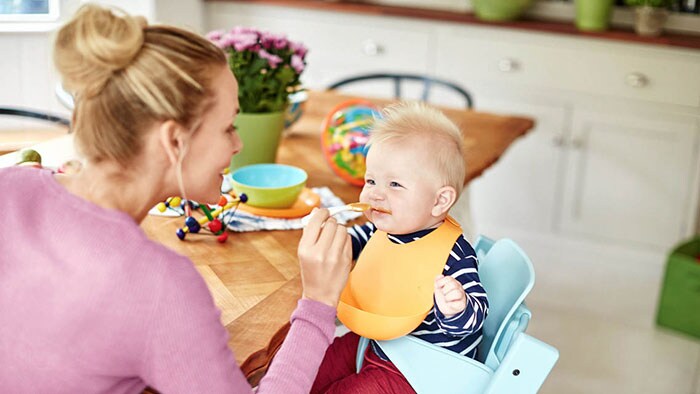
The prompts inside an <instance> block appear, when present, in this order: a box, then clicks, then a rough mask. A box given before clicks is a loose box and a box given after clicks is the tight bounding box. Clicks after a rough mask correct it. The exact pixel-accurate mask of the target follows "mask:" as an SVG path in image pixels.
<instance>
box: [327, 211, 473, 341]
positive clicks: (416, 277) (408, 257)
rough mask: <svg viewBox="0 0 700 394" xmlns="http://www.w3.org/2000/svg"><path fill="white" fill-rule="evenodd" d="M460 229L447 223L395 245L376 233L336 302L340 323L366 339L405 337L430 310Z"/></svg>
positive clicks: (455, 223)
mask: <svg viewBox="0 0 700 394" xmlns="http://www.w3.org/2000/svg"><path fill="white" fill-rule="evenodd" d="M461 234H462V228H461V227H460V226H459V224H458V223H457V222H456V221H455V220H454V219H452V218H451V217H447V219H446V220H445V221H444V222H443V223H442V224H441V225H440V226H439V227H438V228H437V229H435V230H434V231H433V232H431V233H430V234H428V235H426V236H424V237H423V238H420V239H418V240H416V241H413V242H410V243H407V244H396V243H393V242H391V241H390V240H389V239H388V238H387V233H385V232H383V231H376V232H375V233H374V235H373V236H372V237H371V238H370V239H369V242H367V245H365V248H364V249H363V250H362V253H361V254H360V258H359V259H358V260H357V264H355V268H353V270H352V272H350V276H349V278H348V282H347V284H346V285H345V289H343V292H342V293H341V295H340V302H339V303H338V319H340V321H341V322H342V323H343V324H345V326H347V327H348V328H349V329H350V330H352V331H353V332H355V333H357V334H359V335H361V336H363V337H366V338H370V339H376V340H389V339H394V338H398V337H400V336H403V335H406V334H408V333H410V332H411V331H413V330H414V329H415V328H416V327H418V325H419V324H420V323H421V322H422V321H423V319H424V318H425V316H426V315H427V314H428V313H429V312H430V311H431V309H432V307H433V289H434V281H435V276H437V275H438V274H441V273H442V271H443V269H444V267H445V262H446V261H447V258H448V257H449V254H450V251H451V250H452V247H453V245H454V243H455V242H456V241H457V238H459V236H460V235H461Z"/></svg>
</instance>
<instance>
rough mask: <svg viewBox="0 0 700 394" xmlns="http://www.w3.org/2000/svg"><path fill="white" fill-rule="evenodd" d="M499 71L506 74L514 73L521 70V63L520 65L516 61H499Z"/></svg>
mask: <svg viewBox="0 0 700 394" xmlns="http://www.w3.org/2000/svg"><path fill="white" fill-rule="evenodd" d="M498 69H499V70H501V72H504V73H512V72H514V71H518V69H520V63H518V61H517V60H515V59H510V58H506V59H501V60H499V61H498Z"/></svg>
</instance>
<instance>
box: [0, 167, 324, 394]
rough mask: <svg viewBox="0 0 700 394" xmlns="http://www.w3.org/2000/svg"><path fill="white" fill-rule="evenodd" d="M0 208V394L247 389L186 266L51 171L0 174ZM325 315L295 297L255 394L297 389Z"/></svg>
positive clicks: (317, 359)
mask: <svg viewBox="0 0 700 394" xmlns="http://www.w3.org/2000/svg"><path fill="white" fill-rule="evenodd" d="M0 207H1V209H2V214H1V215H0V217H1V218H2V221H1V222H2V230H0V392H2V393H77V392H106V393H139V392H141V391H142V390H143V389H144V387H145V386H146V385H149V386H151V387H154V388H156V389H157V390H159V391H161V392H162V393H164V394H165V393H249V392H251V389H250V386H249V385H248V383H247V382H246V380H245V378H244V376H243V374H242V373H241V370H240V369H239V368H238V366H237V365H236V362H235V360H234V357H233V354H232V353H231V351H230V350H229V348H228V346H227V342H228V333H227V332H226V330H225V329H224V327H223V326H222V325H221V323H220V321H219V315H220V312H219V310H218V309H217V308H216V306H215V305H214V302H213V300H212V297H211V295H210V293H209V291H208V289H207V286H206V284H205V283H204V281H203V280H202V278H201V277H200V275H199V274H198V272H197V271H196V270H195V269H194V267H193V265H192V262H191V261H190V260H189V259H187V258H185V257H183V256H180V255H178V254H176V253H175V252H173V251H171V250H169V249H167V248H165V247H164V246H162V245H160V244H158V243H155V242H153V241H150V240H149V239H148V238H147V237H146V235H145V234H144V233H143V231H142V230H141V228H140V227H139V226H138V224H137V223H135V222H134V220H133V219H132V218H131V217H129V216H128V215H126V214H125V213H123V212H118V211H113V210H108V209H104V208H101V207H99V206H97V205H94V204H92V203H89V202H86V201H84V200H82V199H80V198H78V197H77V196H75V195H73V194H71V193H68V192H67V191H66V190H65V189H64V188H63V187H62V186H61V185H60V184H58V183H57V182H56V181H55V180H54V178H53V176H52V174H51V173H50V172H49V171H45V170H37V169H34V168H18V167H13V168H7V169H0ZM334 317H335V309H334V308H332V307H330V306H327V305H324V304H321V303H318V302H314V301H307V300H301V301H299V304H298V307H297V309H296V310H295V311H294V313H293V314H292V318H291V321H292V328H291V330H290V332H289V335H288V336H287V340H286V341H285V342H284V345H283V346H282V348H281V349H280V351H279V353H278V354H277V356H276V357H275V360H274V362H273V363H272V366H271V367H270V369H269V371H268V373H267V376H266V377H265V378H264V379H263V380H262V382H261V384H260V387H259V389H258V393H307V392H308V391H309V390H310V388H311V385H312V383H313V381H314V378H315V376H316V371H317V369H318V366H319V365H320V363H321V360H322V359H323V356H324V353H325V350H326V348H327V347H328V345H329V344H330V342H331V340H332V339H333V333H334V324H333V322H334Z"/></svg>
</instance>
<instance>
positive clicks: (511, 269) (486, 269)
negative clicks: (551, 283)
mask: <svg viewBox="0 0 700 394" xmlns="http://www.w3.org/2000/svg"><path fill="white" fill-rule="evenodd" d="M479 278H480V279H481V283H482V285H483V286H484V289H485V290H486V294H487V295H488V300H489V311H488V315H487V316H486V320H485V322H484V327H483V339H482V341H481V343H480V344H479V351H478V353H477V360H478V361H480V362H482V363H484V364H486V366H488V367H489V368H491V369H493V370H495V369H496V368H497V367H498V365H499V364H500V361H501V358H502V357H503V356H502V355H503V354H505V350H506V349H507V347H508V345H509V344H510V343H509V342H510V338H511V337H512V335H513V332H512V330H513V329H518V330H520V331H524V329H525V328H526V326H527V323H528V322H529V311H527V308H524V306H522V304H523V301H524V300H525V297H526V296H527V294H528V293H529V292H530V290H531V289H532V287H533V285H534V284H535V271H534V269H533V267H532V262H531V261H530V259H529V258H528V257H527V255H526V254H525V252H523V250H522V249H520V247H519V246H518V245H516V244H515V242H513V241H512V240H510V239H502V240H499V241H497V242H495V243H494V244H493V246H492V247H491V248H490V249H489V250H488V252H487V253H486V255H485V256H484V258H483V259H482V260H481V261H480V263H479ZM516 315H517V316H516ZM523 326H525V327H523ZM504 338H506V340H505V341H504V340H503V339H504ZM503 346H505V348H503ZM499 347H500V348H501V349H499ZM498 355H501V356H500V357H498Z"/></svg>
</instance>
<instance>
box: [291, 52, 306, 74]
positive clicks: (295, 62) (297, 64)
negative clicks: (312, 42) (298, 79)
mask: <svg viewBox="0 0 700 394" xmlns="http://www.w3.org/2000/svg"><path fill="white" fill-rule="evenodd" d="M290 63H291V65H292V68H293V69H294V71H296V73H297V74H301V72H302V71H304V61H303V60H302V59H301V57H300V56H299V55H292V60H291V62H290Z"/></svg>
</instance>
